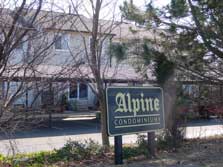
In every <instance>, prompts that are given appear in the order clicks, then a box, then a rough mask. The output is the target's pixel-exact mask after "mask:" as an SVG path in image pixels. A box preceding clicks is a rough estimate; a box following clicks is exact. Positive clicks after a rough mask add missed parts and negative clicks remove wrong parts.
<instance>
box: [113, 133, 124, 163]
mask: <svg viewBox="0 0 223 167" xmlns="http://www.w3.org/2000/svg"><path fill="white" fill-rule="evenodd" d="M115 164H116V165H120V164H123V159H122V136H115Z"/></svg>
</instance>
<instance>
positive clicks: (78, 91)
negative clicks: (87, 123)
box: [68, 82, 89, 100]
mask: <svg viewBox="0 0 223 167" xmlns="http://www.w3.org/2000/svg"><path fill="white" fill-rule="evenodd" d="M71 84H72V83H69V88H68V99H69V100H88V95H89V93H88V84H86V83H80V82H77V84H76V86H77V97H75V98H71V97H70V92H71V86H72V85H71ZM81 84H85V85H86V91H87V96H86V97H80V85H81Z"/></svg>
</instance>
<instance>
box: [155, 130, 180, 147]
mask: <svg viewBox="0 0 223 167" xmlns="http://www.w3.org/2000/svg"><path fill="white" fill-rule="evenodd" d="M182 141H183V136H182V133H181V131H180V130H176V134H175V136H173V135H172V134H171V133H170V132H169V131H168V130H165V131H163V132H162V133H161V134H160V135H159V136H158V137H157V148H158V149H159V150H171V149H174V150H175V149H176V148H178V147H179V146H180V144H181V143H182Z"/></svg>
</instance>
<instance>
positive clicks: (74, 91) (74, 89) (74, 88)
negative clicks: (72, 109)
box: [69, 83, 78, 99]
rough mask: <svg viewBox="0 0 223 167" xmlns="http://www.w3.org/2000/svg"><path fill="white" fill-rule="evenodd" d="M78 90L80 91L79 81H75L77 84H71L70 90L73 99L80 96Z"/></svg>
mask: <svg viewBox="0 0 223 167" xmlns="http://www.w3.org/2000/svg"><path fill="white" fill-rule="evenodd" d="M77 92H78V84H77V83H75V84H71V85H70V92H69V97H70V98H71V99H73V98H75V99H76V98H77V97H78V96H77Z"/></svg>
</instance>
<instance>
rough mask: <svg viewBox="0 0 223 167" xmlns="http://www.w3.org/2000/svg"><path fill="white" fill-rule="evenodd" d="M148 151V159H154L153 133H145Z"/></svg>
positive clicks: (154, 144) (154, 143)
mask: <svg viewBox="0 0 223 167" xmlns="http://www.w3.org/2000/svg"><path fill="white" fill-rule="evenodd" d="M147 142H148V151H149V157H150V158H153V157H156V142H155V132H148V133H147Z"/></svg>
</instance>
